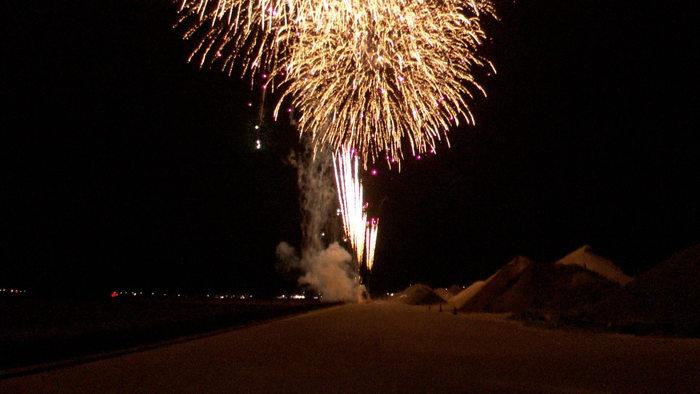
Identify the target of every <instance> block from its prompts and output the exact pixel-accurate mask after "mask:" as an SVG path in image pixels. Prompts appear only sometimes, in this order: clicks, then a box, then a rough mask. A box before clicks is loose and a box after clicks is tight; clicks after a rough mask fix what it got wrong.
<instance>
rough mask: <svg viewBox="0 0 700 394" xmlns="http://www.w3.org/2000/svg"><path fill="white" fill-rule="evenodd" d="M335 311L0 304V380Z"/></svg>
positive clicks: (128, 303) (233, 305)
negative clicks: (40, 367) (92, 358)
mask: <svg viewBox="0 0 700 394" xmlns="http://www.w3.org/2000/svg"><path fill="white" fill-rule="evenodd" d="M329 305H333V304H329V303H320V302H318V301H301V300H293V301H288V300H274V301H271V300H264V301H263V300H260V301H249V300H245V301H243V300H207V299H204V298H166V297H129V296H122V297H117V298H115V299H110V300H98V301H76V300H61V299H58V300H50V299H33V298H27V297H21V296H17V297H6V298H0V316H1V317H0V321H1V322H2V324H0V377H2V376H3V374H8V373H10V374H12V373H14V372H12V371H13V370H14V371H18V368H20V369H22V370H24V369H26V367H29V366H37V365H39V364H47V363H55V362H62V361H65V360H69V359H80V358H83V357H90V356H92V355H95V354H102V353H105V352H107V353H109V352H120V351H124V350H126V349H130V348H133V347H137V346H146V347H148V346H155V345H157V344H159V343H163V342H168V341H176V340H178V339H181V338H183V337H187V336H193V335H203V334H206V333H210V332H213V331H217V330H225V329H227V328H231V327H239V326H243V325H247V324H253V323H258V322H261V321H266V320H270V319H274V318H278V317H281V316H287V315H292V314H298V313H303V312H308V311H310V310H314V309H318V308H323V307H326V306H329ZM3 370H4V372H3ZM29 370H31V368H29Z"/></svg>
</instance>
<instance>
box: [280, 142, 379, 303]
mask: <svg viewBox="0 0 700 394" xmlns="http://www.w3.org/2000/svg"><path fill="white" fill-rule="evenodd" d="M289 161H290V163H291V164H292V165H294V166H295V167H296V168H297V172H298V180H297V182H298V185H299V190H300V192H301V196H300V201H299V202H300V206H301V211H302V218H303V219H302V225H301V228H302V242H303V244H302V252H301V256H299V255H298V254H297V252H296V250H295V249H294V248H293V247H292V246H290V245H289V244H287V243H286V242H281V243H280V244H279V245H277V250H276V253H277V258H278V260H279V261H280V262H281V263H282V266H283V267H284V269H286V270H287V271H295V270H299V271H300V277H299V281H298V283H299V285H300V286H304V287H307V286H308V287H311V288H312V289H314V290H315V291H317V292H318V293H320V294H321V295H322V296H323V300H324V301H361V300H362V297H363V295H364V294H365V293H366V292H365V288H364V286H362V285H361V284H360V276H359V270H358V265H357V262H356V261H354V260H353V257H352V256H351V254H350V253H348V251H346V250H345V249H344V248H343V247H342V246H340V244H339V243H338V240H339V239H342V236H343V230H342V223H341V222H340V218H339V217H338V216H337V214H336V210H337V207H338V195H337V192H336V190H335V181H334V178H333V176H334V172H333V161H332V156H331V154H330V151H327V152H316V153H315V154H314V153H313V148H312V146H311V145H310V144H308V145H307V150H306V152H304V153H302V154H300V155H292V156H291V157H290V160H289Z"/></svg>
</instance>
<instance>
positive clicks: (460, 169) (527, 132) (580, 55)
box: [0, 0, 700, 293]
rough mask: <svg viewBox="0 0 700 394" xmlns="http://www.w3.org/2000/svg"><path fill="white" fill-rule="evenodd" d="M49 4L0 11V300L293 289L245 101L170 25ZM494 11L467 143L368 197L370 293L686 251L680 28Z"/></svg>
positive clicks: (565, 8) (272, 182)
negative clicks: (524, 260) (587, 250)
mask: <svg viewBox="0 0 700 394" xmlns="http://www.w3.org/2000/svg"><path fill="white" fill-rule="evenodd" d="M54 3H55V4H54ZM64 3H66V2H46V1H39V0H31V1H30V0H25V1H16V2H12V4H4V5H3V6H2V18H3V22H2V23H1V24H0V29H2V37H3V40H2V44H1V48H2V52H1V53H0V64H2V82H1V83H0V84H1V85H0V86H1V87H2V104H3V105H2V106H3V109H4V111H3V112H4V113H5V115H4V116H3V117H2V125H3V126H2V133H1V134H0V135H2V139H1V140H0V141H2V142H1V144H0V163H1V167H0V168H1V171H0V285H1V286H12V287H18V288H24V289H29V290H32V291H35V292H49V293H51V292H63V293H65V292H78V293H79V292H94V291H99V292H106V291H112V290H117V289H144V290H155V291H159V290H167V291H183V292H202V291H234V292H242V291H248V292H254V293H255V292H259V293H274V292H277V291H280V290H281V289H289V288H290V284H289V283H288V282H286V281H285V279H284V278H283V277H281V276H280V275H278V274H277V273H276V271H275V255H274V252H275V246H276V245H277V244H278V243H279V242H280V241H286V242H289V243H290V244H292V245H294V246H297V247H298V246H299V242H300V238H301V235H300V229H299V226H300V223H301V214H300V213H299V203H298V199H299V191H298V189H297V186H296V175H295V170H294V168H292V167H291V166H289V165H287V164H285V159H286V157H287V155H288V154H289V152H290V151H291V150H292V149H295V148H296V147H297V140H298V138H297V134H296V131H295V130H294V129H293V128H292V127H290V126H289V125H288V124H287V122H286V121H278V122H274V121H272V119H271V118H270V117H269V116H268V117H267V122H266V127H265V128H264V130H262V131H257V132H256V131H255V130H254V128H253V125H254V124H255V123H256V122H257V112H256V110H255V107H256V106H257V105H258V103H259V102H260V97H259V94H258V91H257V90H254V91H251V89H250V83H249V80H247V79H245V80H244V79H240V78H239V77H238V75H235V76H232V77H229V76H227V75H226V74H224V73H222V72H221V71H219V70H218V69H207V68H205V69H203V70H200V69H199V67H198V66H197V65H195V64H188V63H187V61H186V60H187V57H188V55H189V53H190V51H191V50H192V48H193V44H194V43H193V42H185V41H182V39H181V37H182V33H183V30H182V29H178V28H175V29H174V28H173V25H174V24H175V22H176V20H177V14H176V9H177V6H176V5H173V4H171V3H169V2H167V1H154V0H140V1H99V2H96V1H74V2H70V3H71V5H68V4H64ZM670 3H673V4H670ZM497 10H498V13H499V16H500V21H495V20H488V21H487V23H486V29H487V34H488V35H489V36H490V37H491V38H492V40H491V41H490V42H488V43H486V44H485V45H484V46H483V54H484V55H485V56H487V57H488V58H489V59H491V60H492V61H493V63H494V64H495V67H496V70H497V71H498V72H497V74H495V75H491V76H489V77H485V76H484V77H483V78H482V79H481V81H482V84H483V86H484V88H485V90H486V91H487V93H488V97H487V98H483V97H477V98H476V100H475V101H474V103H473V110H474V116H475V118H476V122H477V124H476V126H463V127H461V128H459V129H454V130H452V131H451V132H450V134H449V136H450V141H451V147H450V148H447V147H440V148H439V149H438V150H437V154H436V155H434V156H428V157H424V158H422V159H421V160H415V159H413V158H409V159H407V160H406V162H405V163H404V164H403V165H402V170H401V172H400V173H399V172H398V171H396V170H395V169H394V170H389V169H388V168H387V167H386V165H385V164H383V163H379V164H378V165H376V166H374V168H376V169H377V170H378V175H376V176H366V179H365V189H366V199H367V200H368V201H369V202H370V204H371V208H370V209H371V213H373V214H375V215H377V216H379V218H380V227H379V237H378V241H377V250H376V260H375V267H374V272H373V276H372V279H371V280H372V284H373V286H375V290H382V291H396V290H400V289H403V288H405V287H406V286H408V285H410V284H412V283H416V282H422V283H426V284H429V285H431V286H449V285H451V284H454V283H457V284H460V285H468V284H470V283H471V282H473V281H475V280H480V279H484V278H485V277H487V276H489V275H490V274H492V273H493V272H495V270H496V269H497V268H498V267H500V266H502V265H503V264H505V263H506V262H508V260H510V259H511V258H512V257H513V256H515V255H518V254H520V255H526V256H529V257H530V258H532V259H535V260H539V261H555V260H557V259H559V258H561V257H563V256H564V255H565V254H567V253H569V252H571V251H573V250H575V249H577V248H578V247H580V246H583V245H584V244H590V245H591V246H593V248H594V250H595V251H596V252H597V253H598V254H599V255H602V256H604V257H607V258H609V259H611V260H613V261H614V262H616V263H617V264H618V265H619V266H620V267H621V268H622V269H623V270H624V271H625V272H626V273H628V274H630V275H635V274H638V273H640V272H643V271H645V270H647V269H649V268H650V267H652V266H653V265H654V264H657V263H658V262H660V261H661V260H663V259H664V258H667V257H669V256H670V255H672V254H674V253H675V252H677V251H679V250H681V249H683V248H685V247H688V246H690V245H692V244H695V243H697V242H700V182H699V180H698V170H700V154H698V152H700V131H699V130H700V124H698V123H699V122H698V114H699V113H700V97H699V94H698V91H699V88H700V86H699V85H700V84H699V83H698V82H699V81H700V78H699V75H698V64H699V62H698V53H699V51H698V42H697V39H696V37H697V27H696V21H697V14H694V13H693V12H692V11H691V10H690V9H689V8H685V7H683V6H682V5H681V4H680V3H679V2H665V3H664V4H663V5H661V4H660V5H659V7H654V6H651V5H649V6H641V4H640V3H639V2H633V1H626V0H623V1H597V0H594V1H555V0H524V1H516V2H513V1H503V2H499V3H498V8H497ZM249 102H252V103H253V107H248V103H249ZM267 112H268V114H269V112H270V111H267ZM256 138H261V139H262V141H263V149H261V150H256V149H255V146H254V145H255V144H254V141H255V139H256Z"/></svg>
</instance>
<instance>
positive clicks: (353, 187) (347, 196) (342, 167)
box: [333, 149, 367, 266]
mask: <svg viewBox="0 0 700 394" xmlns="http://www.w3.org/2000/svg"><path fill="white" fill-rule="evenodd" d="M333 168H334V170H335V183H336V189H337V190H338V202H339V203H340V213H341V216H342V218H343V228H344V229H345V234H346V235H347V236H348V239H349V240H350V244H351V246H352V248H353V250H355V254H356V257H357V263H358V266H359V265H361V264H362V257H363V255H364V247H365V239H364V237H365V221H366V219H367V214H366V213H365V209H364V208H365V206H364V203H363V201H362V198H363V197H362V194H363V193H362V192H363V189H362V182H361V180H360V178H359V176H358V160H357V156H356V155H354V154H353V150H352V149H341V150H340V151H339V152H338V153H334V154H333Z"/></svg>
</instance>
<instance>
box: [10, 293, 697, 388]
mask: <svg viewBox="0 0 700 394" xmlns="http://www.w3.org/2000/svg"><path fill="white" fill-rule="evenodd" d="M672 392H675V393H692V392H696V393H697V392H700V340H697V339H668V338H666V339H664V338H639V337H634V336H630V335H618V334H614V335H609V334H594V333H587V332H575V331H563V330H544V329H536V328H527V327H522V326H521V325H519V324H518V323H513V322H506V321H498V320H494V319H489V318H486V317H484V316H476V315H466V314H457V315H454V314H453V313H452V312H451V311H443V312H439V311H438V310H436V308H435V307H433V308H431V310H428V308H427V307H425V306H407V305H401V304H396V303H391V302H372V303H366V304H352V305H344V306H338V307H333V308H328V309H323V310H319V311H314V312H311V313H307V314H304V315H299V316H294V317H291V318H286V319H281V320H277V321H274V322H270V323H266V324H261V325H258V326H252V327H247V328H243V329H238V330H234V331H230V332H226V333H223V334H220V335H215V336H210V337H205V338H200V339H196V340H192V341H187V342H182V343H178V344H173V345H168V346H163V347H159V348H155V349H151V350H147V351H142V352H135V353H130V354H126V355H122V356H119V357H112V358H106V359H101V360H98V361H94V362H90V363H86V364H81V365H74V366H69V367H64V368H58V369H53V370H50V371H46V372H43V373H39V374H34V375H28V376H21V377H15V378H10V379H5V380H0V393H80V394H85V393H672Z"/></svg>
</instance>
